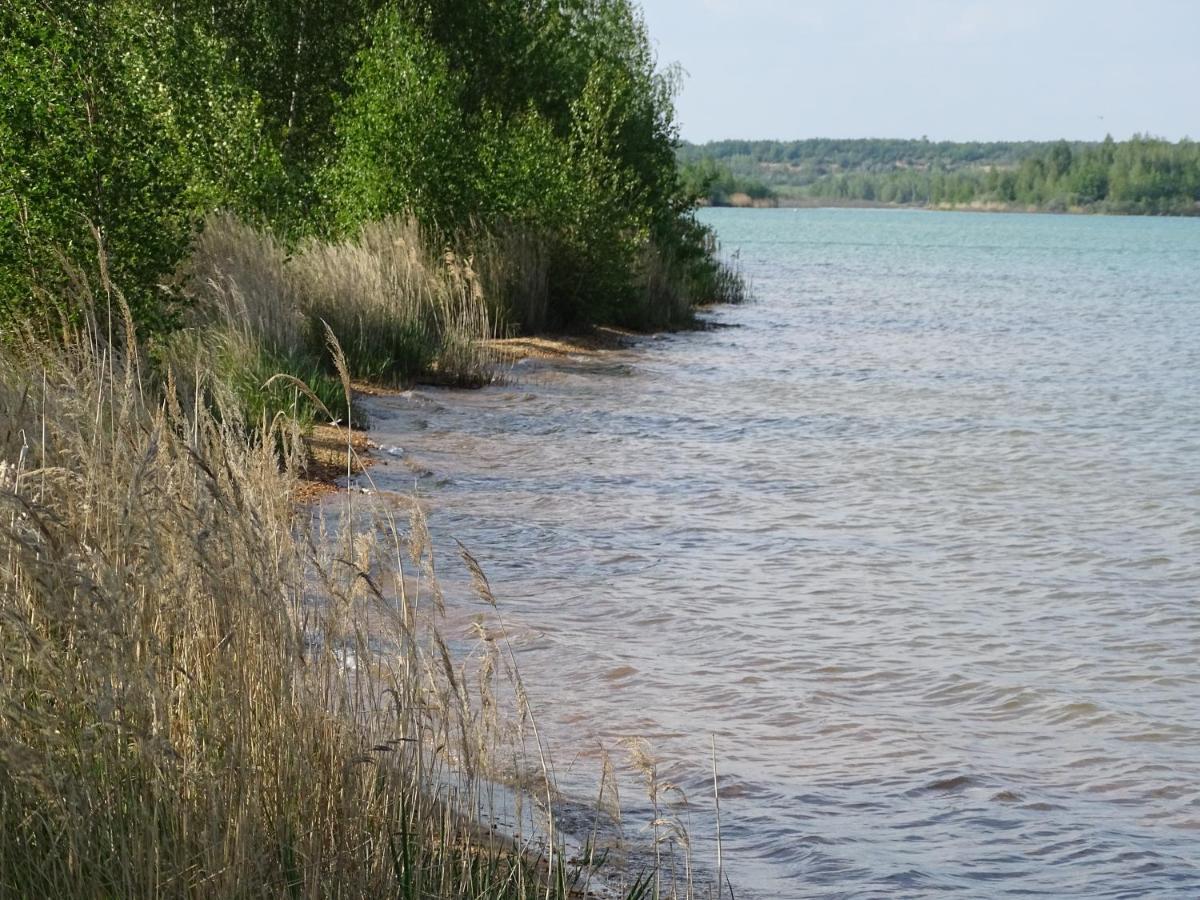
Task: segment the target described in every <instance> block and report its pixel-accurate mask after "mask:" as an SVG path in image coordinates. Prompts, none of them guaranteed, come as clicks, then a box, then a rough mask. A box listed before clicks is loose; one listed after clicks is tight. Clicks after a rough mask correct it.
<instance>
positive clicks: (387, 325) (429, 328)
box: [185, 213, 496, 385]
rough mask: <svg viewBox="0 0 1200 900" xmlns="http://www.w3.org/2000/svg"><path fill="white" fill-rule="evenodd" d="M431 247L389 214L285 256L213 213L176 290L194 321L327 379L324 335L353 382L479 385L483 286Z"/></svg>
mask: <svg viewBox="0 0 1200 900" xmlns="http://www.w3.org/2000/svg"><path fill="white" fill-rule="evenodd" d="M438 246H439V243H438V241H437V240H436V239H435V238H433V237H432V236H430V235H429V234H428V233H426V232H425V231H423V230H422V229H421V227H420V226H419V225H418V224H417V223H416V222H415V221H414V220H412V219H409V218H403V217H393V218H388V219H384V220H382V221H379V222H372V223H368V224H366V225H364V226H363V227H362V228H361V229H360V230H359V232H358V233H357V234H356V235H354V236H353V237H352V238H348V239H345V240H340V241H323V240H319V239H316V238H312V239H309V240H307V241H304V242H303V243H301V244H300V246H298V247H297V248H295V250H294V252H291V253H289V251H288V249H287V248H285V247H284V246H283V245H281V244H280V243H279V242H278V241H277V240H276V239H275V237H274V236H273V235H271V234H270V233H268V232H263V231H259V230H257V229H255V228H252V227H250V226H248V225H246V224H245V223H243V222H241V221H239V220H238V219H237V218H235V217H233V216H231V215H229V214H226V213H222V214H215V215H213V216H210V217H209V219H208V221H207V223H206V225H205V227H204V229H203V231H202V232H201V233H200V235H199V236H198V237H197V238H196V241H195V243H194V247H193V253H192V256H191V259H190V261H189V264H188V266H187V272H186V275H185V281H186V283H187V290H188V291H189V292H190V293H191V294H192V295H193V296H195V297H196V298H198V310H197V312H198V314H199V318H200V321H202V322H205V323H212V322H216V323H219V324H220V326H221V327H223V328H227V329H232V330H233V331H235V332H237V333H238V334H239V335H241V336H243V337H245V338H250V339H253V340H257V341H259V342H261V343H262V344H263V345H264V347H265V348H267V349H268V350H269V351H270V352H271V353H272V354H274V355H275V356H276V357H285V358H286V357H289V356H295V355H297V354H301V353H303V354H307V355H308V356H309V357H310V358H312V359H321V360H323V361H324V362H325V364H326V368H327V369H330V370H331V369H332V360H331V359H329V357H328V354H327V353H326V349H325V334H326V328H327V327H328V329H330V330H332V331H333V333H334V335H336V337H337V340H338V342H339V343H340V345H341V347H342V350H343V352H344V354H345V357H346V360H347V365H348V366H349V369H350V374H351V375H352V377H354V378H362V379H369V380H373V381H383V382H393V383H395V382H404V381H409V380H412V379H414V378H417V377H424V378H426V379H432V380H436V381H440V382H444V383H449V384H456V385H476V384H483V383H486V382H487V381H489V380H490V379H491V377H492V373H493V360H492V358H491V356H490V353H489V351H488V350H487V341H488V339H489V338H492V337H494V336H495V335H496V324H495V317H494V315H493V312H492V309H491V306H490V305H489V303H488V300H487V298H486V296H485V288H484V284H483V280H482V278H481V276H480V275H479V273H478V272H477V266H476V262H475V259H474V258H473V257H471V256H467V257H463V256H461V255H458V254H455V253H454V252H452V251H450V250H445V249H443V250H436V249H435V248H437V247H438Z"/></svg>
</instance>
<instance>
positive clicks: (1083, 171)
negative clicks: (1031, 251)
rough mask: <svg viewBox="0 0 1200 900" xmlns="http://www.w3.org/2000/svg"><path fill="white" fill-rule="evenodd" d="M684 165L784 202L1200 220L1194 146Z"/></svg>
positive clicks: (807, 152)
mask: <svg viewBox="0 0 1200 900" xmlns="http://www.w3.org/2000/svg"><path fill="white" fill-rule="evenodd" d="M679 158H680V162H681V163H682V165H683V172H684V177H685V179H687V180H688V183H689V184H695V183H697V182H698V181H701V180H702V176H703V175H704V174H705V173H708V172H711V171H713V170H716V171H719V172H722V173H724V174H725V176H726V178H725V180H726V181H727V182H729V183H733V184H737V183H747V184H757V185H759V186H760V187H761V189H762V190H764V191H765V192H766V193H765V196H769V197H773V198H774V199H775V200H777V201H778V202H780V203H788V202H805V201H811V200H838V201H857V202H867V203H882V204H912V205H921V206H967V207H970V206H976V207H999V208H1034V209H1041V210H1050V211H1065V210H1073V209H1083V210H1087V211H1091V212H1114V213H1142V214H1169V215H1195V214H1200V144H1198V143H1197V142H1195V141H1190V140H1182V141H1179V142H1178V143H1171V142H1169V141H1165V140H1161V139H1158V138H1153V137H1149V136H1143V135H1134V136H1133V138H1131V139H1130V140H1128V141H1120V142H1118V141H1114V140H1113V139H1112V138H1111V137H1108V138H1106V139H1105V140H1104V141H1102V142H1098V143H1097V142H1092V143H1086V142H1068V141H1056V142H1052V143H1051V142H1042V143H1039V142H1032V141H1024V142H991V143H980V142H972V143H952V142H947V141H942V142H932V141H926V140H874V139H872V140H828V139H822V138H818V139H812V140H804V141H791V142H782V141H717V142H712V143H708V144H703V145H697V144H685V145H683V146H682V147H681V148H680V150H679ZM700 193H701V195H702V196H707V192H704V191H701V192H700ZM710 202H715V201H712V200H711V198H710Z"/></svg>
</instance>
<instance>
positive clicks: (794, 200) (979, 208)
mask: <svg viewBox="0 0 1200 900" xmlns="http://www.w3.org/2000/svg"><path fill="white" fill-rule="evenodd" d="M702 205H703V206H705V207H706V208H709V209H913V210H920V211H922V212H976V213H1033V214H1038V215H1056V216H1146V217H1150V218H1167V219H1191V218H1196V217H1200V202H1198V203H1197V205H1196V209H1195V210H1194V211H1193V212H1190V213H1181V212H1174V213H1131V212H1117V211H1112V210H1098V209H1093V208H1091V207H1087V206H1068V207H1065V208H1062V209H1046V208H1044V207H1041V206H1030V205H1023V204H1017V203H999V202H996V201H981V200H976V201H973V202H971V203H885V202H883V201H880V200H858V199H849V198H845V197H773V198H768V199H759V200H755V201H754V202H752V203H734V202H730V203H721V204H711V203H710V204H702Z"/></svg>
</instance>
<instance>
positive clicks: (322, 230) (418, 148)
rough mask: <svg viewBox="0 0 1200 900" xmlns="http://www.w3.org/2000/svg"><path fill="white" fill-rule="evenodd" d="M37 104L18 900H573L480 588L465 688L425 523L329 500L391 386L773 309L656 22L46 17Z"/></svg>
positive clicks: (13, 47)
mask: <svg viewBox="0 0 1200 900" xmlns="http://www.w3.org/2000/svg"><path fill="white" fill-rule="evenodd" d="M0 88H2V89H3V90H2V93H3V96H4V98H5V102H4V103H3V104H0V717H2V718H3V722H4V726H3V730H2V731H0V894H3V895H14V896H22V897H24V896H38V895H43V896H50V897H58V896H80V897H89V896H95V897H159V896H168V897H175V896H178V897H208V896H222V897H226V896H228V897H242V896H245V897H249V896H264V895H267V896H278V895H284V896H294V897H320V896H335V895H336V896H401V897H414V898H415V897H461V896H477V897H526V896H533V895H535V894H537V895H540V896H557V897H566V896H567V895H568V894H569V887H568V882H569V881H571V879H572V870H578V871H579V873H580V874H579V877H580V878H581V879H583V880H585V881H586V879H587V878H588V877H589V873H590V872H591V869H592V868H593V866H592V863H593V862H595V860H593V859H592V857H591V856H590V855H589V854H583V856H582V858H580V859H578V860H576V861H575V862H574V863H571V864H568V863H567V862H566V861H565V860H564V859H563V856H562V855H561V854H560V853H559V852H558V849H557V848H558V835H557V832H556V829H555V827H554V823H553V816H552V809H553V805H554V804H553V796H554V786H553V780H552V778H551V777H550V767H549V765H548V764H547V761H546V757H545V755H544V749H545V748H543V747H541V745H540V744H539V742H538V741H537V740H536V731H535V728H534V725H533V722H532V720H531V718H530V716H529V707H528V703H527V700H526V698H525V696H524V691H523V689H522V688H521V686H520V680H519V675H518V673H517V672H516V667H515V659H514V657H513V656H512V654H511V653H510V652H508V651H507V649H506V646H507V645H506V642H505V641H504V639H503V628H502V626H501V624H500V623H499V621H498V612H497V610H496V605H495V602H494V600H493V598H491V595H490V593H489V592H488V590H487V588H486V580H485V579H483V577H482V573H479V572H478V571H477V570H472V574H473V575H474V576H475V580H476V583H477V587H478V588H479V596H478V598H477V600H478V602H479V604H480V611H481V613H482V614H483V615H484V619H483V621H482V622H481V629H480V631H479V632H478V633H477V634H476V636H475V639H474V640H475V643H474V646H475V652H474V653H472V654H470V655H469V657H463V655H462V654H457V655H456V654H451V653H450V652H449V650H448V649H447V646H446V643H445V642H444V641H443V640H442V638H441V637H440V636H439V633H438V611H439V610H440V608H441V603H442V595H441V592H440V589H439V588H438V586H437V582H436V579H435V578H434V577H433V562H432V555H431V554H432V551H431V549H430V547H429V545H428V539H427V536H426V533H425V529H424V525H423V523H422V521H421V519H420V516H419V515H418V516H416V517H414V518H413V519H412V520H411V521H407V522H398V521H394V520H392V519H391V518H390V517H389V516H387V515H385V514H382V513H381V514H379V515H378V516H377V515H374V514H371V515H366V513H367V510H365V509H364V506H363V504H364V503H365V502H366V501H365V500H364V499H363V498H362V497H361V496H354V497H351V498H349V499H348V500H347V503H348V504H349V511H348V514H347V516H346V517H345V521H344V522H343V524H342V525H339V527H338V528H337V529H336V530H334V531H331V532H326V531H323V530H322V527H321V526H320V525H315V526H314V527H313V528H311V529H310V528H309V527H307V526H308V524H309V523H307V522H304V521H301V522H297V520H296V519H295V511H296V503H295V501H296V497H297V483H298V479H299V477H300V475H301V473H302V472H303V471H304V469H305V467H306V466H308V467H309V471H310V472H311V471H312V470H313V468H314V467H322V468H323V469H324V470H325V471H327V472H328V471H330V470H331V469H332V468H333V467H335V466H336V467H337V468H338V470H341V468H342V465H343V463H344V464H345V467H346V468H347V469H348V470H350V469H353V467H354V464H355V460H354V455H355V449H354V447H355V445H354V441H353V438H351V439H349V440H348V442H347V444H348V446H347V450H346V455H345V456H342V455H341V454H340V449H339V452H338V454H337V455H336V456H335V455H333V454H332V453H331V452H330V451H329V447H328V446H326V447H325V448H324V452H323V453H322V454H321V458H320V459H315V460H310V459H309V457H310V456H314V455H315V454H313V453H312V452H311V451H312V449H313V446H314V444H315V442H314V441H313V439H312V435H313V433H314V431H315V429H317V428H318V427H319V426H320V425H321V424H322V423H327V422H331V421H332V422H336V423H340V424H342V425H352V426H361V425H363V424H364V422H363V419H362V416H361V414H360V413H359V411H358V410H357V409H355V407H354V403H353V391H352V385H354V384H355V383H358V382H361V381H366V382H371V383H374V384H383V385H403V384H408V383H411V382H412V381H414V380H418V379H421V380H427V381H433V382H436V383H438V384H449V385H459V386H471V385H479V384H483V383H486V382H488V381H489V380H490V379H491V378H492V377H493V375H494V359H495V354H496V353H497V352H501V353H503V352H506V351H505V349H504V348H505V346H508V347H509V348H510V349H511V345H505V344H504V343H503V342H504V341H510V340H512V339H513V338H515V337H518V336H522V337H524V338H526V339H528V338H529V337H530V336H532V335H538V334H544V333H549V332H558V331H578V332H587V331H588V330H589V329H592V328H594V327H596V326H610V327H615V328H621V329H633V330H648V329H658V328H668V327H686V326H688V325H689V324H690V323H692V321H693V320H694V314H695V310H696V309H697V308H698V307H699V306H701V305H703V304H706V303H712V302H721V301H726V302H727V301H736V300H738V299H741V298H742V297H743V296H744V292H745V286H744V285H743V284H742V281H741V279H740V278H739V277H738V275H737V273H736V272H733V271H731V270H730V269H728V268H727V267H725V266H723V265H722V264H721V263H720V262H719V260H718V258H717V253H716V245H715V238H714V235H713V234H712V233H711V231H709V230H708V229H706V228H705V227H703V226H702V225H700V224H699V223H698V221H697V219H696V217H695V215H694V211H695V203H694V201H695V197H694V195H693V194H691V193H690V192H689V190H688V189H687V187H686V185H685V184H684V183H683V182H682V180H681V178H680V175H679V172H678V169H677V166H676V162H675V157H674V145H675V141H676V137H677V131H676V127H675V123H674V110H673V106H672V90H673V84H672V81H671V78H670V76H669V74H664V73H662V72H660V71H659V70H658V68H657V65H656V60H655V58H654V55H653V52H652V50H651V45H650V42H649V39H648V36H647V35H646V32H645V28H644V25H643V23H642V19H641V15H640V13H639V11H638V10H637V8H636V7H635V6H634V5H633V4H632V3H630V2H628V0H579V2H572V3H570V4H545V3H540V2H535V0H528V2H527V0H519V2H512V3H502V4H497V3H491V2H478V3H477V2H468V3H459V4H449V5H447V4H439V3H431V2H428V0H351V2H346V3H340V4H324V5H321V4H317V5H315V6H314V5H311V4H310V5H308V6H306V7H305V9H304V10H303V11H300V12H297V11H296V10H292V9H290V8H287V9H285V8H284V7H282V6H280V5H279V4H278V3H274V2H270V0H216V2H210V0H205V2H197V0H179V2H172V3H170V4H167V3H161V2H158V0H113V2H103V3H101V2H91V0H86V2H65V0H47V2H45V3H37V4H6V5H0ZM117 286H119V288H120V289H118V287H117ZM497 342H500V343H497ZM498 348H499V349H498ZM343 433H345V432H337V431H335V432H326V433H325V434H324V436H323V439H324V442H325V443H326V444H328V443H329V438H330V437H331V435H332V436H335V437H336V436H337V435H339V434H343ZM306 438H307V443H306ZM364 516H365V518H364ZM464 564H466V565H467V567H468V569H469V570H470V569H471V567H472V565H473V564H472V563H471V562H470V560H469V559H467V560H464ZM498 758H503V759H505V760H507V761H508V762H507V763H504V764H503V765H501V764H499V763H497V762H496V760H497V759H498ZM530 760H532V763H530ZM491 778H496V779H503V780H511V781H513V782H514V783H516V784H522V785H526V786H530V785H532V788H530V794H529V795H526V794H522V796H532V797H545V798H546V799H545V801H544V803H543V805H542V813H541V819H542V821H541V822H540V828H539V831H540V834H541V837H540V839H539V840H538V841H535V842H523V843H522V846H520V847H517V848H515V851H516V852H514V848H513V847H512V846H511V845H509V844H507V843H504V842H494V841H491V840H490V839H488V840H483V839H481V837H480V834H479V833H478V831H477V830H476V829H474V828H472V827H469V826H468V824H467V823H468V822H469V819H470V817H466V818H464V817H462V816H460V815H459V812H458V811H459V810H472V811H477V809H478V806H477V804H476V801H478V800H479V797H480V795H481V791H482V790H483V787H482V786H483V785H484V784H485V783H487V782H488V780H489V779H491ZM655 790H657V788H655V787H653V786H652V787H651V791H652V792H654V791H655ZM602 799H605V798H604V795H603V792H602ZM601 805H607V801H606V802H605V803H604V804H601ZM655 806H656V808H657V806H658V804H655ZM661 830H662V829H661V828H660V827H659V826H655V828H654V829H653V831H654V833H655V834H656V835H657V834H659V832H660V831H661ZM671 833H672V834H675V833H676V832H674V831H672V832H671ZM539 856H541V857H542V859H541V860H540V861H539V859H538V857H539ZM625 890H626V891H627V892H628V893H629V894H631V895H634V896H637V895H639V894H644V893H645V892H646V891H647V890H653V892H655V893H669V892H670V890H669V889H668V888H666V887H663V885H662V879H661V876H660V875H657V874H656V875H655V876H654V877H653V878H652V879H651V880H650V881H649V882H647V881H645V880H642V881H637V880H633V881H631V882H628V883H626V885H625ZM688 890H690V886H689V885H687V884H683V885H682V887H681V892H683V893H686V892H687V891H688Z"/></svg>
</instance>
